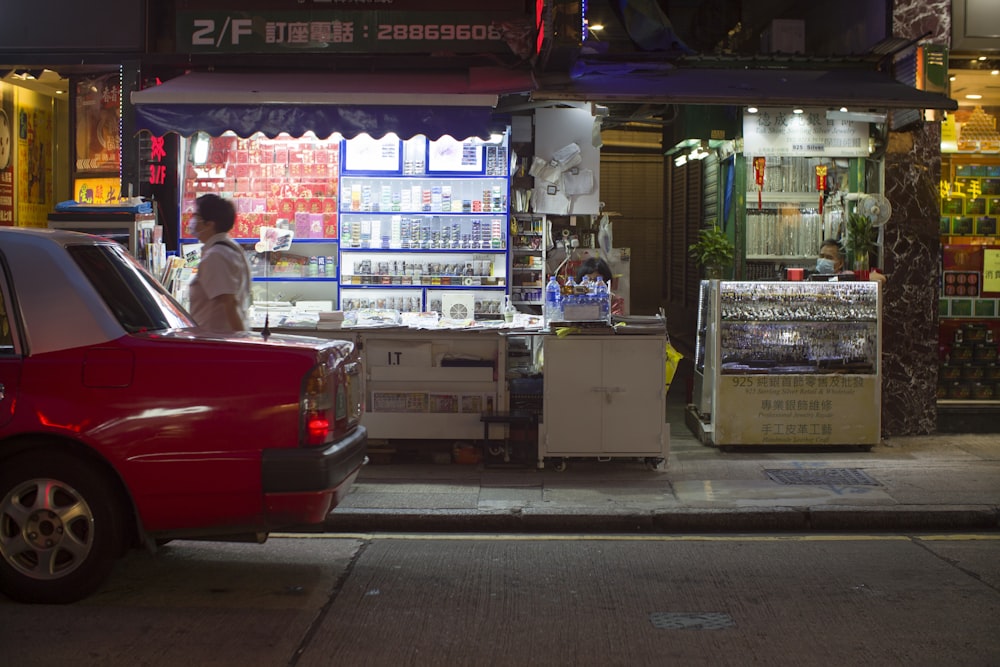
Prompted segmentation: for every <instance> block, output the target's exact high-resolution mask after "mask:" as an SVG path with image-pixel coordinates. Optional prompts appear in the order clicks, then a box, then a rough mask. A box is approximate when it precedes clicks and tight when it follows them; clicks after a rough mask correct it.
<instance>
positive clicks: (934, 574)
mask: <svg viewBox="0 0 1000 667" xmlns="http://www.w3.org/2000/svg"><path fill="white" fill-rule="evenodd" d="M997 618H1000V535H997V534H985V535H941V536H929V535H924V536H905V535H869V536H865V535H846V536H838V535H816V534H811V535H805V536H795V535H787V534H782V535H775V536H767V535H752V536H721V535H713V536H693V535H687V536H677V537H673V536H663V535H649V536H642V535H640V536H621V537H617V536H573V535H558V536H545V535H531V536H516V535H502V536H500V535H498V536H483V535H476V536H463V535H313V536H294V537H287V538H286V537H272V539H271V540H270V541H269V542H268V543H267V544H265V545H250V544H214V543H208V542H174V543H171V544H170V545H168V546H167V547H166V548H165V549H164V550H163V551H162V552H161V553H160V554H158V555H156V556H150V555H149V554H146V553H144V552H139V551H136V552H134V553H132V554H130V555H129V556H128V557H127V558H126V559H125V560H123V561H122V562H121V563H120V564H119V567H118V568H117V569H116V571H115V572H114V574H113V575H112V577H111V579H110V580H109V581H108V583H107V584H106V585H105V586H104V587H103V588H102V589H101V590H100V591H99V592H98V593H97V594H95V595H94V596H93V597H91V598H89V599H87V600H85V601H83V602H80V603H77V604H74V605H67V606H41V605H19V604H15V603H12V602H10V601H8V600H5V599H2V598H0V638H2V640H3V641H2V645H3V650H2V652H0V665H18V666H33V665H45V666H48V665H68V664H72V665H101V666H102V667H108V666H117V665H129V666H136V665H143V666H149V667H154V666H160V665H170V666H172V667H173V666H176V665H192V666H194V665H198V666H199V667H200V666H207V665H238V666H240V667H251V666H256V665H265V666H272V665H302V666H306V665H309V666H312V665H324V666H326V665H393V666H397V665H434V666H441V665H448V666H451V665H477V666H478V665H629V666H634V665H668V664H697V665H700V664H706V665H707V664H710V665H713V666H714V665H754V664H760V665H838V666H840V665H874V664H878V665H908V666H911V665H959V664H960V665H996V664H1000V633H998V632H997Z"/></svg>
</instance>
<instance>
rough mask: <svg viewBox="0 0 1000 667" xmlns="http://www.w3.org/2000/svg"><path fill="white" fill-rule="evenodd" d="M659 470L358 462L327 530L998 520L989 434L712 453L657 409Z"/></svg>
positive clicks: (822, 526) (917, 525) (639, 529)
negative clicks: (665, 447) (861, 446)
mask: <svg viewBox="0 0 1000 667" xmlns="http://www.w3.org/2000/svg"><path fill="white" fill-rule="evenodd" d="M668 417H669V421H670V426H671V451H670V456H669V459H668V460H667V462H666V465H665V466H664V467H663V468H664V469H662V470H650V469H648V468H647V467H646V466H645V465H644V464H643V463H642V462H639V461H635V460H628V459H614V460H611V461H607V462H601V461H597V460H595V459H579V460H573V461H571V462H570V463H569V465H568V467H567V469H566V470H565V471H563V472H556V471H554V470H549V469H545V470H537V469H535V468H533V467H530V466H524V467H504V468H495V467H487V466H484V465H483V464H477V465H457V464H446V465H434V464H390V465H368V466H366V467H365V468H364V469H363V471H362V473H361V475H360V476H359V477H358V479H357V481H356V483H355V485H354V487H353V489H352V491H351V492H350V493H349V494H348V496H347V497H346V498H345V499H344V502H343V503H342V504H341V506H340V507H339V508H338V509H337V510H335V511H334V512H333V513H332V514H331V515H330V518H329V519H328V521H327V524H326V529H327V530H329V531H334V532H380V531H405V532H441V531H450V532H509V533H517V532H563V533H565V532H585V533H595V532H603V533H672V532H687V533H690V532H747V531H900V530H904V531H972V530H976V531H981V530H996V529H998V528H1000V434H986V435H983V434H968V435H962V434H958V435H956V434H946V435H933V436H915V437H900V438H893V439H892V440H890V441H887V442H885V443H883V444H882V445H880V446H878V447H875V448H873V449H872V450H871V451H869V452H865V451H852V450H843V449H841V450H837V449H831V450H827V451H816V450H810V449H805V448H802V449H795V450H762V449H760V448H748V449H744V450H742V451H728V452H723V451H720V450H719V449H717V448H715V447H709V446H705V445H703V444H701V442H699V441H698V440H697V439H696V438H695V437H694V435H692V434H691V433H690V431H688V429H687V428H686V427H685V426H684V422H683V417H682V414H681V411H680V410H678V409H677V407H676V406H675V407H674V408H673V409H671V408H670V407H669V406H668Z"/></svg>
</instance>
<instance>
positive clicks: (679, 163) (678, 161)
mask: <svg viewBox="0 0 1000 667" xmlns="http://www.w3.org/2000/svg"><path fill="white" fill-rule="evenodd" d="M687 161H688V156H687V154H686V153H684V154H681V155H678V156H677V157H675V158H674V166H675V167H683V166H684V165H686V164H687Z"/></svg>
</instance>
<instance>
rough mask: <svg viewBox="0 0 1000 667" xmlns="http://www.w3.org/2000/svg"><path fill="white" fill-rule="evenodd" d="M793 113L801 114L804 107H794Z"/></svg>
mask: <svg viewBox="0 0 1000 667" xmlns="http://www.w3.org/2000/svg"><path fill="white" fill-rule="evenodd" d="M792 113H795V114H800V113H802V109H799V108H798V107H796V108H794V109H792Z"/></svg>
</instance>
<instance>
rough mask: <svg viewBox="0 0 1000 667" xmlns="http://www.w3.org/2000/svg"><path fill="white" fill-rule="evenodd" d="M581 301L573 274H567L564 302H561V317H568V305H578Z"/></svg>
mask: <svg viewBox="0 0 1000 667" xmlns="http://www.w3.org/2000/svg"><path fill="white" fill-rule="evenodd" d="M579 303H580V298H579V296H578V295H577V293H576V281H575V280H573V276H566V282H565V283H564V284H563V298H562V303H561V304H559V308H560V312H559V317H560V319H565V318H566V307H567V306H576V305H578V304H579Z"/></svg>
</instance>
